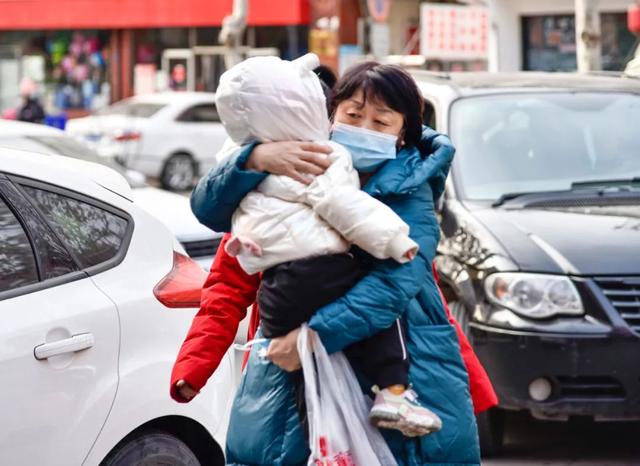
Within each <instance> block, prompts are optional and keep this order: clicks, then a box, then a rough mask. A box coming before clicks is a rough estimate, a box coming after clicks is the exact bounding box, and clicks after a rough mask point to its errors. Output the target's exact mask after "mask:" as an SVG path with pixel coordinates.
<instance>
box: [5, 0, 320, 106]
mask: <svg viewBox="0 0 640 466" xmlns="http://www.w3.org/2000/svg"><path fill="white" fill-rule="evenodd" d="M232 3H233V1H232V0H216V1H211V0H183V1H181V2H176V1H172V0H146V1H144V2H140V1H137V0H102V1H100V2H94V1H91V0H57V1H55V2H51V1H44V0H24V1H20V0H16V1H14V2H0V92H1V93H0V111H2V110H4V109H5V108H7V107H9V106H15V105H17V103H18V100H19V98H18V89H19V83H20V80H21V79H22V78H24V77H29V78H31V79H32V80H34V81H35V82H36V83H37V84H38V86H39V89H40V91H41V94H42V96H43V98H44V101H45V102H44V103H45V104H46V107H47V108H48V109H49V110H63V111H67V112H68V113H71V114H74V113H76V114H78V113H80V114H82V113H86V112H88V111H91V110H93V109H96V108H99V107H101V106H103V105H105V104H106V103H108V102H110V101H115V100H119V99H121V98H124V97H127V96H130V95H132V94H133V93H134V92H135V91H136V90H138V91H144V90H162V89H164V88H169V87H175V88H181V86H182V87H184V84H183V83H186V82H187V78H189V79H192V80H193V81H190V82H193V86H192V88H193V89H194V90H213V88H214V85H215V84H216V83H217V76H219V73H220V68H219V67H218V68H215V66H211V61H212V60H214V58H215V56H214V55H212V54H211V53H208V54H207V53H205V52H206V50H205V52H202V53H201V54H200V55H199V57H203V56H205V55H206V57H205V58H199V59H198V60H196V61H194V66H193V67H192V68H189V69H188V70H187V69H184V70H182V68H181V66H179V65H180V64H179V63H178V64H177V65H176V64H172V65H173V67H172V69H171V70H169V72H166V71H167V70H162V66H163V57H164V56H165V53H164V52H165V51H167V50H194V49H197V48H199V49H200V50H204V49H206V48H209V49H211V48H215V47H216V46H217V45H218V44H217V38H218V33H219V31H220V25H221V24H222V20H223V18H224V17H225V16H226V15H228V14H230V13H231V10H232ZM308 18H309V10H308V1H307V0H253V1H251V2H250V7H249V14H248V19H247V23H248V27H247V32H246V43H247V44H248V45H250V46H252V47H273V48H274V50H275V51H276V53H279V54H280V55H281V56H283V57H285V58H290V57H293V56H298V55H300V54H302V53H304V52H305V51H306V48H307V35H308V21H309V20H308ZM164 63H166V61H165V62H164ZM214 65H215V64H214ZM211 69H216V70H217V71H216V72H215V73H214V74H213V75H212V73H211ZM181 70H182V71H181ZM163 71H165V72H164V73H163ZM174 72H175V73H174ZM188 74H193V76H188ZM174 78H176V79H174ZM181 78H184V79H183V80H182V81H181Z"/></svg>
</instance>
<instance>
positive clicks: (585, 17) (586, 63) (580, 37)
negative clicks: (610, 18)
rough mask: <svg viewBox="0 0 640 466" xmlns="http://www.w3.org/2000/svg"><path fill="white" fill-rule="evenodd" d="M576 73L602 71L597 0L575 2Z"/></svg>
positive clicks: (577, 0) (576, 0)
mask: <svg viewBox="0 0 640 466" xmlns="http://www.w3.org/2000/svg"><path fill="white" fill-rule="evenodd" d="M575 2H576V3H575V7H576V55H577V59H578V71H580V72H587V71H599V70H601V69H602V64H601V57H602V46H601V41H600V13H599V12H598V3H599V0H575Z"/></svg>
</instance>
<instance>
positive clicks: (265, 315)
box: [258, 254, 409, 388]
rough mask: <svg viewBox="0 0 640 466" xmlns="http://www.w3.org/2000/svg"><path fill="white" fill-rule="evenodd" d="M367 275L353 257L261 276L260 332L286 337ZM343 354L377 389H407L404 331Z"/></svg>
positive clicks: (287, 266)
mask: <svg viewBox="0 0 640 466" xmlns="http://www.w3.org/2000/svg"><path fill="white" fill-rule="evenodd" d="M367 272H368V267H366V266H365V265H363V263H362V261H360V260H359V259H357V258H356V257H355V256H353V255H351V254H333V255H328V256H319V257H313V258H309V259H302V260H297V261H292V262H285V263H283V264H279V265H276V266H275V267H272V268H270V269H268V270H267V271H265V272H264V274H263V277H262V281H261V284H260V289H259V291H258V306H259V309H260V326H261V328H262V333H263V334H264V336H265V337H267V338H275V337H279V336H283V335H286V334H287V333H289V332H290V331H291V330H293V329H295V328H298V327H299V326H300V325H301V324H302V323H304V322H306V321H308V320H309V319H310V318H311V316H312V315H313V313H314V312H315V311H316V310H318V309H319V308H321V307H322V306H324V305H326V304H329V303H331V302H332V301H335V300H336V299H338V298H340V297H341V296H343V295H344V294H345V293H346V292H347V291H349V290H350V289H351V288H352V287H353V286H354V285H355V284H356V283H357V282H358V281H360V279H362V278H363V277H364V276H365V275H366V274H367ZM345 354H346V355H347V357H348V358H349V360H350V361H351V363H352V365H354V366H355V367H356V368H357V369H358V370H359V371H361V372H362V373H363V374H364V375H365V376H366V377H367V378H369V379H370V380H371V381H372V382H373V383H374V384H375V385H378V386H379V387H380V388H385V387H388V386H390V385H407V384H408V377H409V376H408V371H409V366H408V364H409V362H408V358H407V351H406V347H405V337H404V329H403V328H402V324H401V322H400V321H399V320H398V321H396V322H395V323H394V324H393V325H392V326H391V327H389V328H388V329H386V330H383V331H382V332H380V333H378V334H376V335H373V336H372V337H370V338H367V339H366V340H363V341H360V342H358V343H355V344H353V345H351V346H350V347H349V348H347V349H346V350H345Z"/></svg>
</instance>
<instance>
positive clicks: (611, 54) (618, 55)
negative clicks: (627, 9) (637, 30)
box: [600, 13, 636, 71]
mask: <svg viewBox="0 0 640 466" xmlns="http://www.w3.org/2000/svg"><path fill="white" fill-rule="evenodd" d="M600 31H601V35H602V69H603V70H610V71H621V70H624V68H625V66H626V65H627V62H628V61H629V60H631V59H632V58H633V52H634V50H635V44H636V38H635V37H634V35H633V34H632V33H631V31H629V29H628V28H627V14H626V13H603V14H602V15H601V16H600Z"/></svg>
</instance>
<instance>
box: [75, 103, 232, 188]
mask: <svg viewBox="0 0 640 466" xmlns="http://www.w3.org/2000/svg"><path fill="white" fill-rule="evenodd" d="M66 131H67V132H68V133H69V134H70V135H72V136H74V137H76V138H79V139H82V140H83V141H86V142H88V143H90V144H92V145H93V147H94V148H95V149H96V151H97V152H98V153H100V154H101V155H103V156H106V157H115V158H116V159H117V160H118V161H119V162H121V163H122V164H124V165H125V166H126V167H128V168H131V169H133V170H137V171H140V172H142V173H144V174H145V175H147V176H150V177H154V178H159V179H160V183H161V184H162V187H164V188H166V189H170V190H173V191H184V190H187V189H189V188H191V186H192V185H193V181H194V179H195V178H196V177H197V176H199V175H202V174H204V173H206V171H208V170H209V168H211V167H212V166H213V165H214V164H215V155H216V153H217V152H218V150H219V149H220V148H221V147H222V145H223V143H224V142H225V140H226V139H227V133H226V131H225V129H224V127H223V126H222V123H220V119H219V118H218V113H217V111H216V107H215V94H212V93H206V92H165V93H158V94H148V95H141V96H136V97H132V98H130V99H125V100H123V101H120V102H117V103H115V104H113V105H111V106H109V107H107V108H105V109H103V110H100V111H98V112H97V113H96V114H95V115H92V116H88V117H85V118H79V119H74V120H70V121H69V122H68V123H67V126H66Z"/></svg>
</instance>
